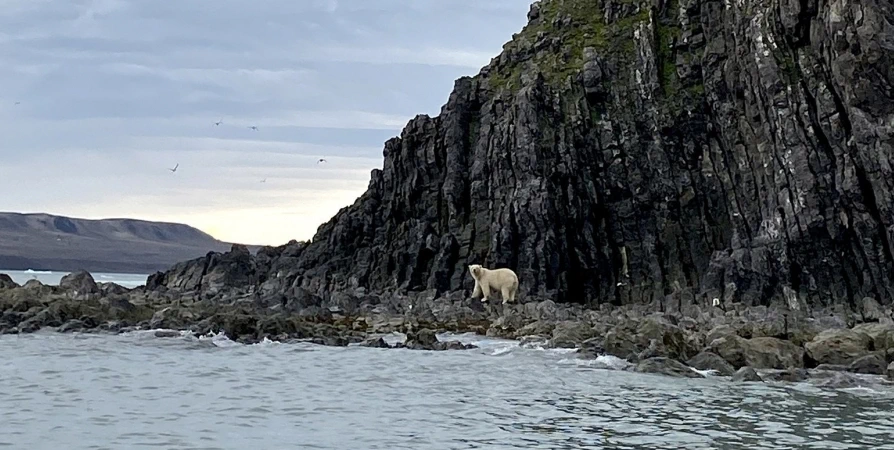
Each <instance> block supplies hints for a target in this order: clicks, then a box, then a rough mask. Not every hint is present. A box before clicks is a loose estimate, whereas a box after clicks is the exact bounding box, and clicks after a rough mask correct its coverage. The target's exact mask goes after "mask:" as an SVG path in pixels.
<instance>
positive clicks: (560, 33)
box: [487, 0, 649, 91]
mask: <svg viewBox="0 0 894 450" xmlns="http://www.w3.org/2000/svg"><path fill="white" fill-rule="evenodd" d="M630 6H631V9H632V10H633V11H635V12H633V13H631V14H629V15H627V16H625V17H623V18H621V19H618V20H615V21H614V22H611V23H607V24H606V23H605V19H604V13H603V11H602V9H601V8H600V7H599V6H598V4H597V2H596V1H593V0H541V2H540V14H539V17H538V18H536V19H535V20H532V21H531V22H530V23H529V24H528V25H527V26H526V27H525V28H524V29H522V31H521V32H520V33H518V34H516V35H515V36H514V37H513V39H512V40H511V41H510V42H508V43H506V44H505V45H504V46H503V52H504V54H506V55H507V56H508V58H509V60H510V62H509V63H507V64H505V65H502V66H501V65H499V64H497V65H496V67H493V68H492V69H491V72H490V74H489V75H488V77H487V79H488V84H489V86H490V87H491V88H492V89H495V90H499V89H508V90H510V91H514V90H517V89H518V88H519V87H520V86H521V80H520V77H521V73H522V70H523V68H524V67H525V66H526V65H527V64H533V65H534V66H536V67H537V69H538V70H539V71H540V72H541V73H542V74H543V76H544V78H545V80H546V81H547V83H549V84H551V85H553V86H560V85H561V84H562V83H564V82H565V80H566V79H568V77H569V76H572V75H574V74H576V73H577V72H578V71H580V69H581V67H582V66H583V62H584V61H583V51H584V49H585V48H587V47H593V48H595V49H596V50H597V51H599V52H601V53H615V52H617V53H620V54H628V55H631V56H632V55H633V50H634V39H633V30H634V29H635V28H636V27H637V26H638V25H639V24H640V23H642V22H644V21H648V20H649V9H648V6H647V4H645V3H643V4H640V5H639V6H637V5H636V4H634V3H630Z"/></svg>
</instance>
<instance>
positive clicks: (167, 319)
mask: <svg viewBox="0 0 894 450" xmlns="http://www.w3.org/2000/svg"><path fill="white" fill-rule="evenodd" d="M195 319H196V316H195V314H193V313H192V312H191V311H189V310H187V309H184V308H181V307H177V306H169V307H167V308H164V309H162V310H159V311H156V312H155V314H153V315H152V318H151V319H149V328H167V329H174V330H181V329H184V328H186V327H187V326H188V325H190V324H191V323H192V322H193V321H195Z"/></svg>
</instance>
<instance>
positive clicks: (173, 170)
mask: <svg viewBox="0 0 894 450" xmlns="http://www.w3.org/2000/svg"><path fill="white" fill-rule="evenodd" d="M178 167H180V163H177V165H175V166H174V168H173V169H168V170H170V171H171V173H174V172H176V171H177V168H178Z"/></svg>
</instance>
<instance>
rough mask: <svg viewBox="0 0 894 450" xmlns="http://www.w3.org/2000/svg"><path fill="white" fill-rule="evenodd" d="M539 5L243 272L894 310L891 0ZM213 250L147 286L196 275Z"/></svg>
mask: <svg viewBox="0 0 894 450" xmlns="http://www.w3.org/2000/svg"><path fill="white" fill-rule="evenodd" d="M528 17H529V23H528V24H527V26H526V27H525V28H524V29H523V30H522V31H521V32H520V33H518V34H517V35H515V36H513V38H512V40H511V41H510V42H508V43H507V44H506V45H505V46H504V50H503V52H502V53H501V54H500V55H499V56H498V57H496V58H494V59H493V60H492V61H491V63H490V64H489V65H487V66H486V67H484V68H483V69H482V70H481V72H480V73H479V74H478V75H477V76H474V77H465V78H461V79H459V80H457V81H456V85H455V88H454V90H453V92H452V94H451V95H450V98H449V100H448V102H447V103H446V105H445V106H444V107H443V108H442V110H441V113H440V115H438V116H437V117H428V116H424V115H421V116H417V117H416V118H414V119H413V120H411V121H410V122H409V123H408V124H407V126H406V128H405V129H404V130H403V132H402V133H401V135H400V136H399V137H395V138H393V139H391V140H389V141H387V142H386V143H385V148H384V152H383V155H384V166H383V169H382V170H374V171H373V172H372V176H371V180H370V183H369V188H368V190H367V191H366V192H365V193H364V194H363V195H362V196H360V197H359V198H358V199H357V201H356V202H355V203H354V204H353V205H351V206H349V207H346V208H344V209H342V210H341V211H340V212H339V213H338V214H337V215H336V216H335V217H333V218H332V219H331V220H330V221H329V222H327V223H326V224H324V225H322V226H321V227H320V228H319V230H318V232H317V234H316V235H315V237H314V238H313V240H312V241H311V242H306V243H298V242H292V243H289V244H287V245H285V246H283V247H279V248H266V249H263V250H261V252H260V253H259V254H258V256H256V257H255V256H251V255H247V254H246V252H243V251H241V250H240V251H237V252H235V253H233V254H232V255H230V256H229V258H230V259H233V258H235V259H238V260H239V261H241V262H240V263H239V264H229V265H227V266H226V267H229V268H232V267H239V268H240V269H239V270H246V271H249V272H251V276H248V277H235V278H234V279H240V280H249V282H250V283H252V285H254V286H256V287H258V288H259V289H260V291H261V292H264V293H269V294H275V295H283V296H286V297H289V296H294V295H298V294H296V292H301V291H308V292H312V293H316V294H320V295H329V293H330V292H336V291H340V290H357V289H358V288H365V289H366V290H368V291H413V290H434V291H436V292H438V293H443V292H450V291H457V290H461V289H465V290H467V291H470V290H471V287H472V281H471V278H470V277H469V276H468V272H467V269H466V267H467V265H468V264H473V263H478V264H482V265H484V266H486V267H510V268H513V269H514V270H516V272H517V273H518V274H519V278H520V280H521V288H520V293H519V298H520V299H521V301H525V300H524V298H525V297H526V296H540V297H550V298H553V299H555V300H557V301H564V302H587V303H607V302H610V303H614V304H630V303H642V302H661V303H662V305H664V304H674V303H683V302H704V301H707V302H711V301H712V300H713V299H714V298H717V299H719V300H720V301H722V302H724V303H726V302H742V303H746V304H769V303H773V302H779V303H783V304H786V305H788V307H790V308H794V309H799V308H802V307H809V306H811V305H828V304H830V303H839V302H841V303H850V304H855V303H857V302H860V301H862V299H863V298H864V297H872V298H875V299H877V300H878V301H880V302H882V303H884V304H890V303H891V302H892V301H894V256H892V254H894V246H892V239H894V209H892V206H894V205H892V204H894V195H892V186H894V177H892V161H891V160H892V143H894V139H892V128H894V89H892V87H891V86H894V60H892V58H894V25H892V24H894V5H892V4H891V2H890V1H878V0H865V1H860V2H857V1H852V0H831V1H826V0H824V1H816V0H801V1H784V0H671V1H660V0H658V1H637V0H623V1H618V0H541V1H539V2H535V3H534V4H533V5H532V6H531V9H530V12H529V14H528ZM213 259H214V258H210V257H208V258H204V259H201V260H196V261H193V262H190V263H183V264H181V265H179V267H178V268H175V269H174V270H172V271H169V272H168V273H165V274H158V275H157V276H155V279H154V281H153V283H150V284H153V285H156V286H158V285H164V286H168V287H176V288H188V287H190V286H192V287H196V286H200V285H201V282H200V281H199V282H196V280H195V277H196V275H198V279H199V280H201V278H202V277H203V276H206V275H208V274H210V272H213V268H211V267H209V264H210V263H212V262H213V261H212V260H213ZM217 259H218V260H219V259H221V258H217ZM223 259H226V258H223ZM242 260H244V261H242ZM196 263H200V264H199V265H201V271H200V272H199V271H197V270H196V271H192V272H190V271H189V270H186V269H185V267H186V266H188V265H189V264H193V265H195V264H196ZM226 270H231V269H226ZM186 273H192V275H190V276H191V277H192V279H193V282H191V283H192V284H190V283H184V279H183V275H184V274H186ZM150 281H152V280H150Z"/></svg>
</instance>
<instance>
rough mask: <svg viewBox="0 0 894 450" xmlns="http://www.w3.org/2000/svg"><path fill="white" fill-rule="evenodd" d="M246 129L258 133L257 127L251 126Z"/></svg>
mask: <svg viewBox="0 0 894 450" xmlns="http://www.w3.org/2000/svg"><path fill="white" fill-rule="evenodd" d="M248 128H249V129H251V130H254V131H258V127H256V126H254V125H252V126H250V127H248Z"/></svg>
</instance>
